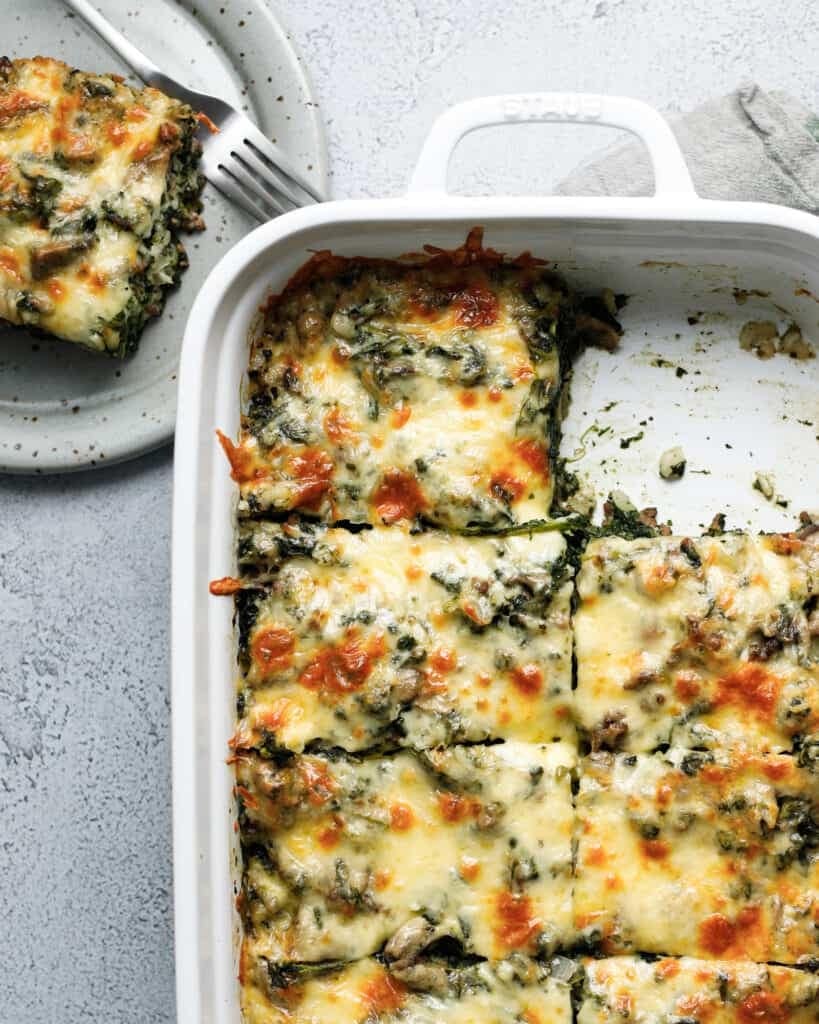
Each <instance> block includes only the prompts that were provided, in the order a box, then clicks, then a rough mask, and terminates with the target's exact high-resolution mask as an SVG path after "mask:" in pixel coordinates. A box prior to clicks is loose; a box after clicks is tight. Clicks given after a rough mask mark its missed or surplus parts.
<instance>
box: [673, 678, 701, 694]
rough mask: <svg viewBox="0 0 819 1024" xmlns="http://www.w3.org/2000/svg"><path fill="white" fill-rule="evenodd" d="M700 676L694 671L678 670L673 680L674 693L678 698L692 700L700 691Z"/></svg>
mask: <svg viewBox="0 0 819 1024" xmlns="http://www.w3.org/2000/svg"><path fill="white" fill-rule="evenodd" d="M700 685H701V683H700V677H699V676H698V675H697V673H696V672H688V671H686V672H680V673H679V674H678V675H677V678H676V679H675V680H674V693H676V694H677V696H678V697H679V698H680V700H686V701H688V700H693V699H694V698H695V697H698V696H699V693H700Z"/></svg>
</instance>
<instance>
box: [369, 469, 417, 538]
mask: <svg viewBox="0 0 819 1024" xmlns="http://www.w3.org/2000/svg"><path fill="white" fill-rule="evenodd" d="M372 503H373V506H374V508H375V511H376V512H377V513H378V515H379V517H380V518H381V519H382V520H383V522H384V523H386V525H387V526H390V525H392V523H397V522H398V521H399V520H401V519H413V518H415V516H417V515H418V513H419V512H421V511H423V510H424V509H425V508H426V507H427V504H428V502H427V499H426V497H425V496H424V492H423V491H422V490H421V487H420V485H419V483H418V481H417V479H416V478H415V477H414V476H413V475H412V474H411V473H407V472H405V471H404V470H401V469H388V470H387V471H386V473H385V474H384V477H383V479H382V480H381V483H380V484H379V485H378V487H377V488H376V489H375V493H374V494H373V497H372Z"/></svg>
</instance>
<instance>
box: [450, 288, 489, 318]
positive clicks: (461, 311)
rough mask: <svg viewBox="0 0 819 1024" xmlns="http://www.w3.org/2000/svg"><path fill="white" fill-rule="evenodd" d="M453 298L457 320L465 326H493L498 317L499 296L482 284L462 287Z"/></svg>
mask: <svg viewBox="0 0 819 1024" xmlns="http://www.w3.org/2000/svg"><path fill="white" fill-rule="evenodd" d="M453 299H454V301H453V305H454V307H455V321H456V323H459V324H463V326H464V327H491V326H492V324H494V323H495V321H496V320H497V319H498V298H497V296H496V295H495V293H494V292H491V291H490V290H489V289H488V288H486V287H484V286H483V285H481V284H472V285H469V286H468V287H466V288H462V289H461V290H460V291H459V292H456V294H455V295H454V296H453Z"/></svg>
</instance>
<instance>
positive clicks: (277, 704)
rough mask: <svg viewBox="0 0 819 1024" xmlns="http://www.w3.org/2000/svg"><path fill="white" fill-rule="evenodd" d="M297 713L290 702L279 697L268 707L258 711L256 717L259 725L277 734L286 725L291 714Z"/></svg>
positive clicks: (294, 706)
mask: <svg viewBox="0 0 819 1024" xmlns="http://www.w3.org/2000/svg"><path fill="white" fill-rule="evenodd" d="M297 711H298V709H297V707H296V705H295V704H293V702H292V701H290V700H287V698H286V697H281V698H279V699H278V700H275V701H273V703H272V704H271V705H270V707H266V708H263V709H262V710H260V711H259V712H258V714H257V716H256V717H257V719H258V722H259V724H260V725H261V726H263V727H264V728H265V729H269V730H270V731H271V732H277V731H278V730H279V729H281V728H283V727H284V726H285V725H287V723H288V721H289V720H290V718H291V717H292V715H293V713H294V712H297Z"/></svg>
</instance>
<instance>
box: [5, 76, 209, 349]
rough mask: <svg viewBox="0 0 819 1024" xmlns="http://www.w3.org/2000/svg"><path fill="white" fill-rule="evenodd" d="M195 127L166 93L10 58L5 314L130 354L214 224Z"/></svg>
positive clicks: (115, 78) (87, 345)
mask: <svg viewBox="0 0 819 1024" xmlns="http://www.w3.org/2000/svg"><path fill="white" fill-rule="evenodd" d="M197 128H198V124H197V120H196V117H195V115H194V112H193V111H192V110H191V109H190V108H189V107H187V106H185V105H184V104H183V103H179V102H178V101H177V100H172V99H170V98H169V97H168V96H165V95H164V94H163V93H161V92H158V91H157V90H156V89H142V90H136V89H132V88H130V87H129V86H127V85H125V84H124V83H123V81H122V80H121V79H120V78H119V76H114V75H94V74H90V73H87V72H84V71H77V70H75V69H74V68H70V67H69V66H68V65H67V64H63V63H62V62H61V61H57V60H51V59H49V58H46V57H34V58H32V59H30V60H14V61H10V60H8V59H7V58H5V57H2V58H0V319H3V320H7V321H9V322H10V323H12V324H21V325H26V326H28V327H31V328H36V329H37V330H38V331H41V332H44V333H47V334H51V335H54V336H55V337H57V338H62V339H64V340H65V341H72V342H76V343H77V344H79V345H82V346H84V347H85V348H89V349H93V350H94V351H96V352H104V353H108V354H109V355H115V356H123V355H126V354H127V353H129V352H131V351H133V350H134V349H135V348H136V346H137V343H138V341H139V336H140V334H141V332H142V329H143V327H144V325H145V323H146V322H147V320H148V319H150V318H151V317H154V316H158V315H159V313H160V312H161V310H162V305H163V303H164V301H165V293H166V291H167V290H168V288H170V287H171V286H172V285H174V284H175V283H176V282H177V281H178V280H179V277H180V275H181V273H182V270H183V269H184V268H185V266H186V265H187V259H186V256H185V250H184V249H183V248H182V245H181V243H180V241H179V238H178V234H179V231H180V230H182V229H188V230H189V229H192V228H201V227H203V226H204V225H203V224H202V220H201V218H200V216H199V210H200V209H201V204H200V201H199V193H200V191H201V189H202V183H203V181H204V179H203V178H202V177H201V175H200V174H199V172H198V170H197V164H198V158H199V153H200V148H201V147H200V145H199V142H198V141H197V139H196V132H197Z"/></svg>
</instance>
